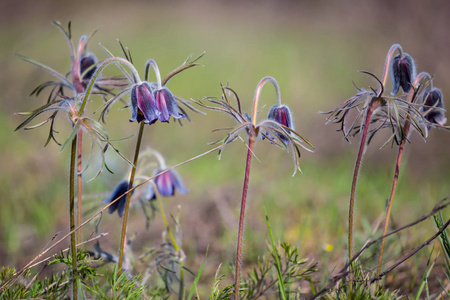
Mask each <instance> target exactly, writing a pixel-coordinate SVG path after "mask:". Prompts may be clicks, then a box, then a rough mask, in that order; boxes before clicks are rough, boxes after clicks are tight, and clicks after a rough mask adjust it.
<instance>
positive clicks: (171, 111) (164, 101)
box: [154, 87, 184, 123]
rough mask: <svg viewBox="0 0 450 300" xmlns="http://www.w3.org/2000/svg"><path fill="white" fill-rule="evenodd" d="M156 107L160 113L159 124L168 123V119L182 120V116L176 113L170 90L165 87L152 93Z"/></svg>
mask: <svg viewBox="0 0 450 300" xmlns="http://www.w3.org/2000/svg"><path fill="white" fill-rule="evenodd" d="M154 96H155V100H156V107H157V109H158V111H159V112H160V115H159V120H160V121H161V122H167V123H168V122H169V117H170V116H172V117H174V118H175V119H180V118H184V115H182V114H180V112H179V111H178V105H177V102H176V101H175V98H174V96H173V95H172V93H171V92H170V90H169V89H168V88H166V87H162V88H161V89H156V90H155V92H154Z"/></svg>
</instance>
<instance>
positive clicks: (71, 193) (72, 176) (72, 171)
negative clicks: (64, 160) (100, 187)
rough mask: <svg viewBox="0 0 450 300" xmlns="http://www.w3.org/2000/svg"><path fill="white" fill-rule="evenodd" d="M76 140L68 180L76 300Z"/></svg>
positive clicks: (73, 141) (76, 296)
mask: <svg viewBox="0 0 450 300" xmlns="http://www.w3.org/2000/svg"><path fill="white" fill-rule="evenodd" d="M76 154H77V138H76V137H75V138H74V139H73V140H72V149H71V153H70V175H69V177H70V179H69V211H70V231H71V232H72V234H71V235H70V245H71V247H70V249H71V254H72V272H73V286H72V289H73V298H72V299H74V300H76V299H78V270H77V249H76V243H75V235H76V232H75V164H76V160H77V157H76V156H77V155H76Z"/></svg>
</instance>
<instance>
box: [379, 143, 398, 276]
mask: <svg viewBox="0 0 450 300" xmlns="http://www.w3.org/2000/svg"><path fill="white" fill-rule="evenodd" d="M404 146H405V139H403V141H402V143H401V144H400V147H399V148H398V154H397V163H396V165H395V173H394V180H393V182H392V189H391V194H390V196H389V201H388V208H387V211H386V218H385V221H384V231H383V236H384V235H386V234H387V230H388V228H389V217H390V216H391V208H392V202H393V200H394V194H395V190H396V188H397V182H398V175H399V173H400V164H401V162H402V156H403V148H404ZM385 243H386V238H383V240H382V241H381V249H380V257H379V259H378V267H377V276H378V275H380V272H381V264H382V263H383V254H384V245H385ZM377 284H378V282H377Z"/></svg>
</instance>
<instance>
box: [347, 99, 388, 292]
mask: <svg viewBox="0 0 450 300" xmlns="http://www.w3.org/2000/svg"><path fill="white" fill-rule="evenodd" d="M379 99H380V98H378V97H374V98H372V100H371V101H370V102H369V104H368V105H369V107H368V109H367V112H366V117H365V120H364V130H363V133H362V136H361V142H360V144H359V150H358V156H357V157H356V162H355V169H354V170H353V179H352V187H351V190H350V202H349V209H348V260H349V261H350V260H351V259H352V257H353V211H354V207H355V195H356V184H357V182H358V175H359V170H360V168H361V162H362V158H363V156H364V152H365V150H366V145H367V143H366V141H367V134H368V132H369V126H370V120H371V118H372V115H373V112H374V111H375V110H376V109H377V108H378V107H379V106H380V105H381V102H380V101H379ZM352 279H353V266H352V264H350V284H349V293H350V294H351V291H352Z"/></svg>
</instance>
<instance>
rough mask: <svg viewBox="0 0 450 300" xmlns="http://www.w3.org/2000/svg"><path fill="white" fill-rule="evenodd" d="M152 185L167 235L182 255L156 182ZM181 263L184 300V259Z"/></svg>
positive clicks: (181, 294)
mask: <svg viewBox="0 0 450 300" xmlns="http://www.w3.org/2000/svg"><path fill="white" fill-rule="evenodd" d="M150 183H151V184H153V185H154V186H153V188H154V190H155V193H156V199H157V200H158V205H159V210H160V211H161V216H162V219H163V222H164V226H165V227H166V231H167V234H168V235H169V238H170V241H171V242H172V245H173V247H174V248H175V251H177V252H178V253H180V255H181V248H180V247H179V246H178V243H177V241H176V240H175V238H174V236H173V234H172V232H171V231H170V227H169V223H168V222H167V218H166V214H165V213H164V207H163V204H162V201H161V196H160V194H159V191H158V188H157V187H156V185H155V184H154V182H152V181H151V182H150ZM179 263H180V290H179V292H178V299H179V300H182V299H183V294H184V269H183V267H184V261H183V259H180V261H179Z"/></svg>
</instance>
